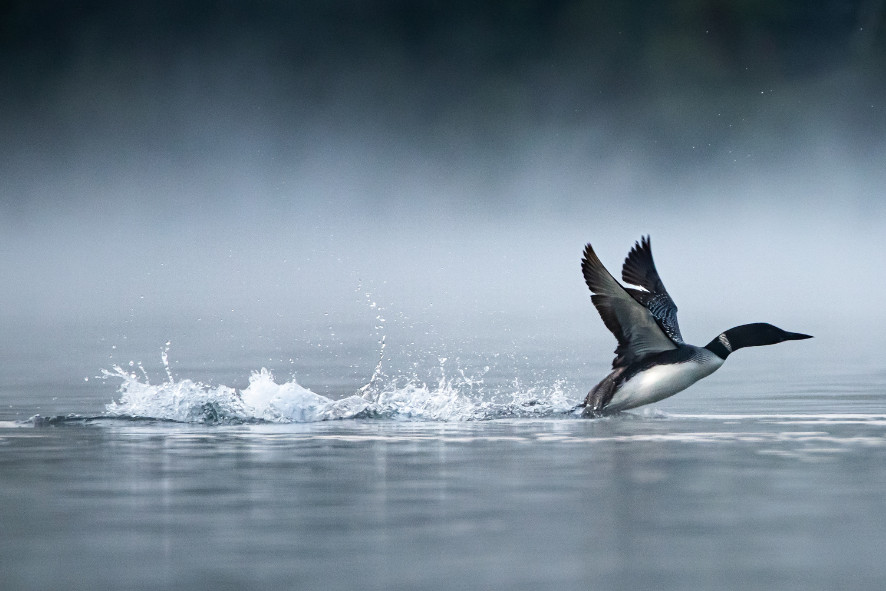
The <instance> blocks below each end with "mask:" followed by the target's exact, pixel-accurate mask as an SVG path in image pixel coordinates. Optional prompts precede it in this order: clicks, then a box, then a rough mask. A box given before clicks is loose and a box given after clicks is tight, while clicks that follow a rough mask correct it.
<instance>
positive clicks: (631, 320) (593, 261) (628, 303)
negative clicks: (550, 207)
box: [581, 244, 677, 368]
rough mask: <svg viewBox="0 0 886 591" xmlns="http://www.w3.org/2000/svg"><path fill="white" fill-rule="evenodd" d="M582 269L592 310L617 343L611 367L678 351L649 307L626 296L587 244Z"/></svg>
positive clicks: (626, 293)
mask: <svg viewBox="0 0 886 591" xmlns="http://www.w3.org/2000/svg"><path fill="white" fill-rule="evenodd" d="M581 270H582V274H583V275H584V278H585V283H587V286H588V288H589V289H590V290H591V293H592V294H593V295H592V296H591V301H593V303H594V307H596V308H597V312H599V313H600V318H602V319H603V323H604V324H605V325H606V328H608V329H609V331H610V332H611V333H612V334H613V335H614V336H615V339H616V341H618V346H617V347H616V349H615V359H614V360H613V362H612V367H613V368H617V367H624V366H627V365H630V364H631V363H633V362H635V361H638V360H640V359H643V358H644V357H646V356H648V355H652V354H655V353H660V352H662V351H667V350H669V349H676V348H677V346H676V345H675V344H674V341H672V340H671V339H670V338H668V336H667V335H666V334H665V333H664V332H663V331H662V328H661V326H659V324H658V322H657V321H656V319H655V317H654V316H653V314H652V312H651V311H650V310H649V308H647V307H646V306H644V305H643V304H642V303H641V302H639V301H637V300H636V299H635V298H634V297H633V296H632V295H631V294H629V293H628V292H627V291H626V290H625V288H624V287H622V285H621V284H620V283H619V282H618V281H616V279H615V278H614V277H613V276H612V275H611V274H610V273H609V271H607V270H606V267H604V266H603V263H601V262H600V259H599V258H598V257H597V254H596V253H595V252H594V249H593V247H592V246H591V245H590V244H588V245H586V246H585V250H584V257H582V261H581Z"/></svg>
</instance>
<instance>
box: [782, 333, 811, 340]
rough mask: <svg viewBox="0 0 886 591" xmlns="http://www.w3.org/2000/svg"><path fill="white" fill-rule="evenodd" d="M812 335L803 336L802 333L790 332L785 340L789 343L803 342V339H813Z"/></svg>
mask: <svg viewBox="0 0 886 591" xmlns="http://www.w3.org/2000/svg"><path fill="white" fill-rule="evenodd" d="M811 338H812V335H811V334H803V333H801V332H789V333H787V334H786V335H785V340H788V341H802V340H803V339H811Z"/></svg>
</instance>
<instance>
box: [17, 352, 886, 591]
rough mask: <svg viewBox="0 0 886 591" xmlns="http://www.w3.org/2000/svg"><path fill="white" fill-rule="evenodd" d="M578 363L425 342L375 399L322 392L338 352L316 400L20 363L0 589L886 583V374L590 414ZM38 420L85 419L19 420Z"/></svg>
mask: <svg viewBox="0 0 886 591" xmlns="http://www.w3.org/2000/svg"><path fill="white" fill-rule="evenodd" d="M773 349H776V348H773ZM564 350H574V351H576V352H581V350H582V349H581V348H579V347H575V348H574V349H569V348H568V347H565V346H563V345H562V343H561V344H557V345H556V346H555V345H554V344H546V345H545V346H544V347H542V346H540V347H539V349H538V350H537V351H535V353H534V354H532V355H518V354H509V355H499V354H498V353H497V352H495V351H494V352H493V353H488V354H487V353H483V352H482V351H469V352H468V353H464V352H462V354H461V355H456V356H449V357H448V358H446V356H443V355H438V354H436V351H431V350H430V349H429V350H428V351H430V352H429V353H428V354H427V355H425V356H424V357H423V358H422V359H424V360H425V361H423V362H422V363H425V365H423V366H421V367H418V368H416V365H415V362H414V361H410V362H409V363H408V364H407V363H406V362H404V359H407V358H409V356H408V355H406V354H402V355H401V356H400V357H399V358H398V357H397V356H396V355H392V356H391V357H389V358H387V359H386V365H385V366H384V368H383V370H382V371H381V372H380V373H378V374H377V375H378V379H377V380H375V381H373V382H371V384H372V387H371V388H366V389H364V390H362V391H361V390H360V389H359V387H360V385H361V383H360V382H359V381H354V385H353V387H352V388H350V389H340V386H339V385H340V384H341V383H342V379H341V375H340V374H338V373H336V371H332V370H330V372H329V373H330V375H329V378H328V382H327V385H329V384H332V385H331V386H329V388H327V389H325V390H324V389H323V382H322V380H319V378H318V377H317V376H318V375H319V374H320V369H318V368H322V367H323V359H322V358H320V357H318V358H311V359H309V361H310V364H311V367H312V368H314V369H313V370H312V371H313V372H314V373H313V376H314V377H313V378H312V379H313V380H315V383H319V386H315V383H310V384H307V385H308V386H311V387H316V388H317V391H318V392H319V391H323V392H325V394H318V393H315V392H314V391H312V390H310V389H308V388H302V387H301V385H299V382H298V381H297V380H296V378H295V377H293V376H284V377H282V378H281V379H275V378H273V377H272V376H271V374H270V373H262V372H261V371H258V370H259V369H260V367H261V366H260V365H259V366H255V365H252V360H250V361H248V362H245V363H244V364H242V365H240V366H238V367H237V368H233V369H231V368H228V369H226V370H225V372H226V373H224V374H223V375H222V374H220V376H217V377H216V379H213V376H209V379H205V378H201V377H199V376H195V375H193V374H188V373H187V372H183V371H180V370H179V371H176V368H175V367H173V371H171V372H170V373H172V375H173V379H169V376H168V375H166V374H167V372H166V371H164V370H163V368H160V370H159V371H158V370H157V368H154V369H153V370H152V369H151V368H148V371H146V372H139V370H138V367H137V365H136V367H135V370H136V371H135V373H136V374H137V375H136V376H135V377H132V376H131V374H129V373H128V372H122V374H121V375H119V376H118V377H117V379H116V381H114V380H108V381H101V380H99V381H98V382H96V380H94V379H92V380H83V378H82V377H80V378H79V380H80V381H79V383H77V384H70V383H69V382H66V381H65V380H64V379H61V378H59V376H58V375H57V373H54V372H56V370H57V369H58V368H59V367H65V366H64V364H63V363H62V362H59V363H58V364H53V363H49V364H48V365H47V364H46V363H45V362H44V361H45V360H44V361H41V362H40V363H32V364H31V365H28V361H27V360H21V361H22V363H21V364H11V365H10V366H8V367H7V368H3V369H2V371H3V372H5V373H4V374H3V376H2V377H3V378H4V379H3V381H2V387H0V527H2V532H3V534H2V536H0V580H2V584H0V587H2V588H4V589H6V588H9V589H34V590H36V589H41V590H42V589H51V588H56V589H61V588H64V589H96V588H114V589H125V588H164V589H205V588H218V589H240V588H286V589H291V588H298V589H331V590H337V589H342V590H344V589H354V588H361V589H459V588H463V589H508V590H514V589H517V590H520V589H526V590H530V589H531V590H533V591H535V590H539V589H557V590H558V591H560V590H564V589H565V590H569V589H588V588H605V589H638V588H656V589H721V588H722V589H747V588H760V589H804V590H805V589H816V588H817V589H834V588H840V589H871V588H878V586H879V585H880V584H881V582H882V581H883V580H884V579H886V563H884V562H883V561H882V558H881V556H880V554H881V551H880V549H881V548H882V547H883V546H884V544H886V511H883V508H884V504H886V493H884V491H886V407H884V405H883V400H884V392H886V388H884V384H886V374H884V373H883V372H882V371H881V370H879V369H878V368H877V367H853V366H847V365H846V364H845V363H838V362H836V361H833V360H829V359H828V358H826V356H825V357H823V356H822V355H819V356H818V357H816V356H815V355H811V356H806V357H804V356H803V355H801V354H799V352H797V351H792V350H791V349H789V348H784V349H783V350H781V351H780V352H779V351H775V353H774V355H775V357H767V356H755V355H746V356H742V357H738V356H736V360H735V363H733V361H732V358H730V364H732V366H729V365H727V366H726V367H724V369H723V370H721V372H718V374H715V375H714V376H712V377H711V378H709V379H708V380H705V381H703V382H702V383H700V384H698V385H697V386H695V387H693V388H691V389H690V390H687V391H686V392H684V393H681V394H679V395H677V396H675V397H673V398H672V399H669V400H667V401H664V402H662V403H661V404H657V405H654V406H652V407H647V408H643V409H637V410H636V411H634V412H631V413H624V414H623V415H620V416H615V417H607V418H602V419H592V420H587V419H579V418H576V417H574V416H573V415H571V414H570V413H569V412H568V409H569V408H571V406H572V405H573V404H574V403H575V402H577V401H580V400H581V398H582V397H583V395H584V392H585V391H586V389H587V387H589V384H591V383H592V382H593V381H594V380H595V379H596V378H598V377H599V376H598V374H601V373H602V372H604V371H605V364H604V363H601V364H599V366H598V365H588V364H587V363H586V362H585V361H584V359H583V356H582V355H581V354H579V353H575V354H574V355H573V356H571V357H570V356H568V355H564V353H563V351H564ZM65 351H66V349H64V348H60V350H59V352H58V354H57V357H59V358H61V357H64V355H65ZM370 352H371V353H372V354H371V355H368V356H367V359H368V365H367V368H368V371H367V372H366V375H367V376H368V375H370V374H371V373H372V366H373V364H374V363H375V360H376V359H377V357H376V356H375V352H372V351H371V350H370ZM206 354H207V356H208V355H210V354H214V353H211V352H209V351H207V352H206ZM428 359H430V363H426V361H427V360H428ZM102 361H103V359H102V358H101V356H99V358H98V361H97V362H96V364H97V366H98V367H102V365H100V364H101V363H102ZM65 363H69V362H65ZM336 363H337V364H338V365H336V366H335V367H339V366H340V365H341V364H345V365H348V364H350V365H353V366H356V365H358V363H357V360H352V359H344V360H342V359H338V360H337V361H336ZM194 364H195V365H199V363H196V362H195V363H194ZM124 366H125V367H128V365H124ZM105 367H110V366H108V365H106V366H105ZM732 367H734V370H733V369H731V368H732ZM44 368H45V369H44ZM403 368H408V369H409V371H408V372H407V371H405V370H404V369H403ZM785 368H790V370H786V369H785ZM167 369H169V368H168V367H167ZM253 370H256V373H254V374H253V380H252V382H251V383H250V382H249V381H248V377H249V375H250V374H251V373H252V372H253ZM76 371H77V372H80V373H78V374H77V375H80V374H82V373H85V372H89V371H93V370H91V369H83V368H79V367H78V368H77V369H76ZM139 373H141V374H144V375H141V377H139V375H138V374H139ZM148 375H152V376H159V378H158V377H154V378H153V379H148V377H147V376H148ZM230 375H234V376H235V377H234V378H230V379H229V376H230ZM237 376H239V377H237ZM364 381H365V380H364ZM121 384H122V385H121ZM250 388H253V389H252V390H250ZM336 388H339V390H338V394H334V393H333V392H331V390H335V389H336ZM349 396H350V397H352V398H351V399H350V400H351V402H350V403H343V402H342V401H347V400H348V397H349ZM351 403H353V404H351ZM357 403H359V404H357ZM109 404H110V406H109V407H108V410H109V411H110V412H107V413H106V405H109ZM127 405H128V406H127ZM121 409H122V410H123V412H116V411H120V410H121ZM207 409H208V411H207ZM333 409H334V410H336V411H342V412H341V413H339V414H337V415H333V414H328V413H329V412H331V410H333ZM367 409H373V412H367ZM37 413H40V414H43V415H45V416H47V417H52V416H54V415H67V414H68V413H78V414H79V417H74V418H63V419H62V420H56V419H49V420H35V419H31V420H28V417H31V416H33V415H35V414H37ZM238 413H239V414H238ZM324 413H326V414H324ZM133 415H135V416H133ZM171 419H175V420H171ZM324 419H336V420H324ZM176 421H178V422H176Z"/></svg>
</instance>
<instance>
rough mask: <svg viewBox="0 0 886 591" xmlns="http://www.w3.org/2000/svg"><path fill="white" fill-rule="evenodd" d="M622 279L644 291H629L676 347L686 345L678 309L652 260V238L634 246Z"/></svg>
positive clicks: (627, 259) (625, 263)
mask: <svg viewBox="0 0 886 591" xmlns="http://www.w3.org/2000/svg"><path fill="white" fill-rule="evenodd" d="M621 278H622V280H623V281H624V282H625V283H629V284H631V285H638V286H640V287H642V288H643V289H644V290H645V291H641V290H639V289H631V288H627V291H628V293H629V294H631V297H633V298H634V299H635V300H637V301H638V302H640V303H641V304H643V305H644V306H645V307H646V309H648V310H649V312H650V313H652V317H653V318H655V321H656V322H657V323H658V325H659V326H660V327H661V329H662V330H663V331H664V333H665V334H666V335H667V336H668V337H669V338H670V339H672V340H673V341H674V342H675V343H683V335H681V334H680V325H679V324H678V323H677V305H676V304H675V303H674V300H673V299H671V296H670V295H669V294H668V290H666V289H665V286H664V283H662V281H661V277H659V276H658V271H657V270H656V268H655V262H654V261H653V260H652V242H651V240H650V238H649V236H644V237H642V238H641V239H640V241H639V242H636V243H635V244H634V247H633V248H632V249H631V252H630V253H628V256H627V258H625V262H624V265H623V266H622V268H621Z"/></svg>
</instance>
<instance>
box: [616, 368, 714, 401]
mask: <svg viewBox="0 0 886 591" xmlns="http://www.w3.org/2000/svg"><path fill="white" fill-rule="evenodd" d="M711 357H712V359H705V360H704V361H703V362H697V361H688V362H686V363H673V364H668V365H656V366H654V367H651V368H649V369H647V370H644V371H641V372H640V373H638V374H637V375H635V376H634V377H632V378H631V379H630V380H628V381H627V382H625V383H624V384H622V387H621V388H619V390H618V392H616V393H615V395H614V396H613V397H612V400H611V401H610V402H609V404H607V405H606V409H607V410H613V411H615V410H627V409H629V408H636V407H638V406H643V405H644V404H651V403H653V402H658V401H659V400H663V399H665V398H667V397H668V396H673V395H674V394H676V393H677V392H680V391H681V390H685V389H686V388H688V387H689V386H691V385H692V384H694V383H695V382H697V381H698V380H700V379H702V378H704V377H707V376H709V375H711V374H712V373H714V372H715V371H716V370H717V369H718V368H719V367H720V366H721V365H723V360H722V359H720V358H719V357H716V356H711Z"/></svg>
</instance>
